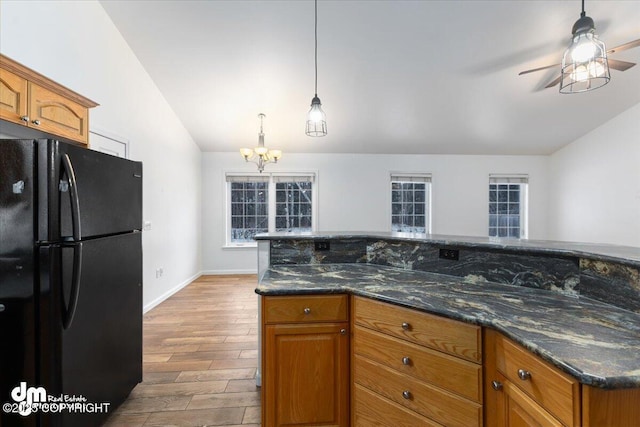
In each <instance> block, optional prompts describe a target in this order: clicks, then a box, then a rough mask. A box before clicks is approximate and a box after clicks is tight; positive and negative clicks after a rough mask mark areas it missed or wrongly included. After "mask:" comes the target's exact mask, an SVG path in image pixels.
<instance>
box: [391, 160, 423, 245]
mask: <svg viewBox="0 0 640 427" xmlns="http://www.w3.org/2000/svg"><path fill="white" fill-rule="evenodd" d="M394 182H399V183H424V184H425V200H424V215H425V224H424V226H425V232H424V233H419V232H416V231H413V232H410V231H394V230H393V216H394V215H393V191H394V190H393V183H394ZM432 184H433V178H432V174H431V173H424V172H390V173H389V192H388V193H387V194H388V197H389V202H388V204H387V206H388V209H389V223H388V224H389V229H390V231H391V232H392V233H415V234H420V235H422V234H431V224H432V195H433V185H432ZM414 205H415V202H414ZM413 215H415V214H413Z"/></svg>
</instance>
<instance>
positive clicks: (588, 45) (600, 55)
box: [560, 0, 611, 93]
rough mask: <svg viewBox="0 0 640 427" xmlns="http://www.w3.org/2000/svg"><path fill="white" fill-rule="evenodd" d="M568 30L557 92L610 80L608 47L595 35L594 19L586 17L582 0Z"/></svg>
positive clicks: (594, 86)
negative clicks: (578, 12) (567, 45)
mask: <svg viewBox="0 0 640 427" xmlns="http://www.w3.org/2000/svg"><path fill="white" fill-rule="evenodd" d="M571 32H572V34H573V36H572V38H571V44H570V45H569V48H568V49H567V51H566V52H565V53H564V56H563V57H562V74H561V76H560V93H579V92H586V91H589V90H593V89H597V88H599V87H602V86H604V85H606V84H607V83H609V80H610V79H611V76H610V74H609V63H608V62H607V49H606V47H605V45H604V43H603V42H602V41H601V40H599V39H598V36H597V35H596V34H595V25H594V22H593V19H591V18H589V17H588V16H586V13H585V11H584V0H582V13H581V14H580V19H578V20H577V21H576V23H575V24H573V29H572V30H571Z"/></svg>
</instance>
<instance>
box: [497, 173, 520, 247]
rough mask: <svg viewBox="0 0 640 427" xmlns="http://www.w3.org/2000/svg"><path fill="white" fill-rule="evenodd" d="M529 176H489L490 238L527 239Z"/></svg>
mask: <svg viewBox="0 0 640 427" xmlns="http://www.w3.org/2000/svg"><path fill="white" fill-rule="evenodd" d="M528 181H529V179H528V177H527V176H518V175H516V176H498V175H490V176H489V236H490V237H511V238H517V239H519V238H526V237H527V215H526V214H527V185H528Z"/></svg>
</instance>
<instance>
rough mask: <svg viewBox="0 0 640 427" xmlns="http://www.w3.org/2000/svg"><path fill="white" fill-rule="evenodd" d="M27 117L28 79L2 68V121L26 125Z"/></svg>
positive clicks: (0, 71) (0, 107)
mask: <svg viewBox="0 0 640 427" xmlns="http://www.w3.org/2000/svg"><path fill="white" fill-rule="evenodd" d="M26 116H27V79H24V78H22V77H20V76H18V75H16V74H13V73H12V72H10V71H7V70H4V69H2V68H0V119H3V120H8V121H10V122H14V123H24V122H23V117H26Z"/></svg>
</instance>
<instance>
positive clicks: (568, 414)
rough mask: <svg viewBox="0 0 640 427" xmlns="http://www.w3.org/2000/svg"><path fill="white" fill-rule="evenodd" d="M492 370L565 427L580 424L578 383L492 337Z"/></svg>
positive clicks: (499, 337)
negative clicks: (494, 357) (493, 358)
mask: <svg viewBox="0 0 640 427" xmlns="http://www.w3.org/2000/svg"><path fill="white" fill-rule="evenodd" d="M496 367H497V368H498V370H499V371H500V372H502V373H503V374H504V376H505V377H506V378H507V379H508V380H509V381H510V382H511V383H513V384H514V385H515V386H516V387H518V388H519V389H521V390H522V391H524V392H525V393H526V394H527V395H529V396H530V397H531V398H533V400H535V401H536V402H538V404H540V405H541V406H542V407H544V408H545V409H546V410H547V411H549V412H550V413H551V414H552V415H554V416H555V417H556V418H558V419H559V420H560V421H562V422H563V423H564V424H565V425H567V426H570V427H571V426H578V425H579V424H580V388H579V383H578V381H576V380H575V379H573V378H572V377H570V376H569V375H567V374H565V373H563V372H560V371H559V370H558V369H556V368H554V367H553V366H551V365H550V364H548V363H546V362H544V361H543V360H540V359H539V358H537V357H536V356H534V355H533V354H531V353H529V352H528V351H527V350H525V349H523V348H521V347H520V346H518V345H516V344H514V343H513V342H511V341H509V340H508V339H507V338H505V337H503V336H498V337H496ZM521 371H522V374H523V375H524V379H522V378H521V377H520V376H521Z"/></svg>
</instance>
